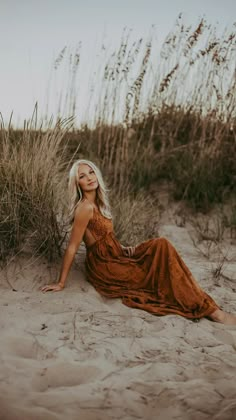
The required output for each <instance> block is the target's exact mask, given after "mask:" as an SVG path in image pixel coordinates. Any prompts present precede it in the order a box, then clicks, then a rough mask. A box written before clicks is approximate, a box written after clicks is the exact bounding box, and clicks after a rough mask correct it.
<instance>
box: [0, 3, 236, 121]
mask: <svg viewBox="0 0 236 420" xmlns="http://www.w3.org/2000/svg"><path fill="white" fill-rule="evenodd" d="M180 12H182V13H183V15H184V19H185V21H186V22H188V23H189V24H191V23H193V22H196V21H197V19H198V18H199V17H202V16H204V17H205V18H206V19H207V21H208V22H209V23H212V24H217V23H218V27H219V29H220V30H221V29H222V30H223V29H224V28H225V27H227V26H230V25H232V24H233V22H235V21H236V1H235V0H172V1H171V0H165V1H163V0H40V1H39V0H0V60H1V62H0V112H1V113H2V115H3V119H4V120H5V122H7V121H8V120H9V118H10V114H11V112H12V111H13V122H14V124H15V125H16V126H20V125H22V124H23V121H24V119H28V118H30V116H31V115H32V112H33V108H34V104H35V103H36V101H37V102H38V106H39V112H41V113H43V112H45V109H46V108H47V106H46V104H47V103H50V104H51V105H50V106H51V108H50V112H54V111H55V109H56V106H57V102H58V95H59V93H58V92H59V91H60V89H62V88H63V83H65V80H64V82H63V76H62V77H61V78H60V80H58V81H57V82H56V81H55V77H54V75H53V63H54V62H55V59H56V58H57V57H58V54H59V53H60V51H61V50H62V49H63V47H64V46H67V48H68V49H71V50H73V49H75V47H76V45H78V43H79V42H81V43H82V51H83V55H82V58H83V63H82V58H81V76H80V77H81V85H82V88H81V91H80V100H81V103H82V105H80V106H83V103H84V107H86V95H87V94H86V87H87V86H88V78H89V75H91V72H92V71H93V69H92V66H93V65H94V61H93V57H94V56H96V51H97V49H98V47H99V46H100V45H101V43H102V42H103V40H104V39H105V40H106V42H107V44H109V45H110V46H111V47H112V45H117V44H118V42H119V41H120V38H121V34H122V30H123V28H124V27H125V26H127V27H128V28H130V29H132V30H133V36H134V38H135V37H136V38H138V37H142V36H147V35H148V33H149V32H150V28H151V26H152V25H155V27H156V31H157V36H158V38H159V41H160V42H161V41H162V40H163V39H164V38H165V36H166V35H167V33H168V32H169V31H170V30H171V29H172V28H173V25H174V22H175V20H176V18H177V16H178V14H179V13H180ZM56 83H57V84H56ZM52 86H53V87H52ZM64 87H65V86H64ZM49 96H50V98H49Z"/></svg>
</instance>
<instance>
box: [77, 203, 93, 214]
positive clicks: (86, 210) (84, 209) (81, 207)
mask: <svg viewBox="0 0 236 420" xmlns="http://www.w3.org/2000/svg"><path fill="white" fill-rule="evenodd" d="M92 215H93V205H92V204H91V203H90V202H89V201H88V200H86V199H84V200H81V201H80V202H79V203H78V204H77V206H76V209H75V218H78V217H79V218H81V217H88V218H91V217H92Z"/></svg>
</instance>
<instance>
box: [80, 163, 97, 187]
mask: <svg viewBox="0 0 236 420" xmlns="http://www.w3.org/2000/svg"><path fill="white" fill-rule="evenodd" d="M78 179H79V186H80V188H81V190H82V191H83V192H88V191H93V190H96V189H97V187H98V180H97V177H96V175H95V172H94V170H93V169H92V168H91V166H89V165H87V164H85V163H81V164H80V165H79V169H78Z"/></svg>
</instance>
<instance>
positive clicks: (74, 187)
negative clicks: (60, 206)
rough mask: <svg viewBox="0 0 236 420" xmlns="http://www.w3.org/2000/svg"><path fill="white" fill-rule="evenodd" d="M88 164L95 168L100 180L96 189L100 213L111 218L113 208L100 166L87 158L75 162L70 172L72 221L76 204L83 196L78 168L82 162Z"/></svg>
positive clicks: (70, 212)
mask: <svg viewBox="0 0 236 420" xmlns="http://www.w3.org/2000/svg"><path fill="white" fill-rule="evenodd" d="M82 163H83V164H86V165H88V166H90V168H92V169H93V170H94V173H95V175H96V177H97V180H98V187H97V190H96V203H97V206H98V209H99V211H100V213H101V214H102V215H103V216H104V217H106V218H107V219H111V218H112V215H111V209H110V204H109V200H108V196H107V191H108V190H107V188H106V186H105V184H104V181H103V178H102V174H101V171H100V170H99V169H98V167H97V166H96V165H95V164H94V163H93V162H91V161H90V160H86V159H79V160H76V161H75V162H74V164H73V165H72V167H71V170H70V172H69V200H70V207H69V220H70V223H72V222H73V220H74V211H75V209H76V206H77V205H78V204H79V203H80V201H81V200H82V198H83V193H82V190H81V188H80V186H79V174H78V169H79V165H80V164H82Z"/></svg>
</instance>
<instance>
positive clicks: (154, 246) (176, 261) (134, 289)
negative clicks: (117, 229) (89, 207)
mask: <svg viewBox="0 0 236 420" xmlns="http://www.w3.org/2000/svg"><path fill="white" fill-rule="evenodd" d="M86 236H90V238H92V239H93V241H94V242H93V244H92V245H89V246H88V245H86V239H85V237H84V241H85V245H86V249H87V252H86V261H85V264H86V271H87V278H88V281H89V282H90V283H91V284H92V285H93V286H94V287H95V289H96V290H97V291H98V292H99V293H100V294H101V295H103V296H105V297H108V298H121V299H122V302H123V303H124V304H125V305H127V306H130V307H132V308H138V309H143V310H145V311H148V312H151V313H152V314H155V315H167V314H178V315H182V316H184V317H186V318H192V319H194V318H202V317H205V316H208V315H210V314H211V313H212V312H214V311H215V310H216V309H218V308H219V306H218V305H217V304H216V303H215V302H214V300H213V299H212V298H211V297H210V296H209V295H208V294H207V293H205V292H204V291H203V290H202V289H201V288H200V286H199V285H198V284H197V282H196V280H195V279H194V277H193V275H192V274H191V272H190V270H189V269H188V267H187V266H186V264H185V263H184V261H183V260H182V258H181V257H180V255H179V254H178V253H177V251H176V249H175V248H174V247H173V245H171V243H170V242H169V241H168V240H167V239H165V238H154V239H150V240H147V241H145V242H142V243H141V244H139V245H137V246H136V248H135V252H134V255H133V256H132V257H128V256H126V255H124V251H123V249H122V246H121V244H120V243H119V241H118V240H117V239H116V237H115V234H114V231H113V225H112V221H111V220H110V219H107V218H106V217H104V216H103V215H102V214H101V213H100V212H99V211H98V210H94V213H93V218H92V219H91V220H90V221H89V223H88V226H87V229H86Z"/></svg>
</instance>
